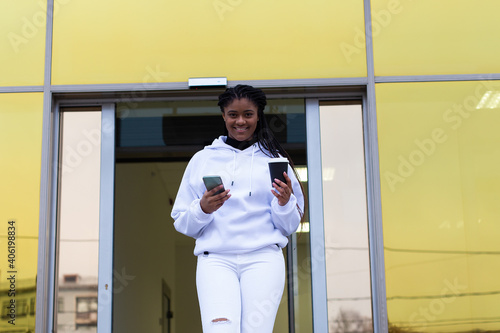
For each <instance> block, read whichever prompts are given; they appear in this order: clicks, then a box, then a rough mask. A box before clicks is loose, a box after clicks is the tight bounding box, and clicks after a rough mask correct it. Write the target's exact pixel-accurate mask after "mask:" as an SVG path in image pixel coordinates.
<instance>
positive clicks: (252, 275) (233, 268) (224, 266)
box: [196, 245, 285, 333]
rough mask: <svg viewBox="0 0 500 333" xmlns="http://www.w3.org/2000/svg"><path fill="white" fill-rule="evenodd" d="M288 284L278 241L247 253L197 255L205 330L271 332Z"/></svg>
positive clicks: (198, 286) (250, 332)
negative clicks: (275, 243) (286, 283)
mask: <svg viewBox="0 0 500 333" xmlns="http://www.w3.org/2000/svg"><path fill="white" fill-rule="evenodd" d="M284 286H285V262H284V258H283V252H282V250H281V248H279V247H278V246H276V245H272V246H268V247H265V248H263V249H260V250H256V251H253V252H250V253H244V254H216V253H208V254H207V253H205V254H200V255H199V256H198V264H197V267H196V287H197V291H198V301H199V304H200V312H201V321H202V324H203V332H204V333H216V332H217V333H253V332H255V333H272V331H273V326H274V320H275V318H276V313H277V311H278V306H279V304H280V302H281V296H282V295H283V289H284Z"/></svg>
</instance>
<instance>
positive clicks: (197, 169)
mask: <svg viewBox="0 0 500 333" xmlns="http://www.w3.org/2000/svg"><path fill="white" fill-rule="evenodd" d="M225 140H226V137H225V136H221V137H219V138H218V139H215V140H214V142H213V143H212V144H211V145H210V146H206V147H205V148H204V149H203V150H201V151H199V152H197V153H196V154H195V155H194V156H193V158H192V159H191V160H190V161H189V164H188V166H187V168H186V170H185V172H184V176H183V177H182V182H181V185H180V187H179V192H178V193H177V198H176V199H175V203H174V207H173V209H172V218H173V219H174V220H175V223H174V227H175V229H176V230H177V231H179V232H181V233H183V234H185V235H187V236H190V237H193V238H195V239H196V246H195V249H194V254H195V255H199V254H201V253H203V252H205V251H208V252H214V253H235V254H238V253H245V252H249V251H253V250H257V249H260V248H263V247H266V246H268V245H273V244H277V245H279V246H280V247H285V246H286V244H287V243H288V239H287V236H288V235H290V234H292V233H293V232H294V231H295V230H297V227H298V226H299V223H300V219H301V215H300V213H299V209H298V208H300V211H301V212H302V211H303V210H304V197H303V194H302V190H301V188H300V184H299V182H298V181H297V179H296V178H295V175H294V173H293V170H292V169H291V167H290V166H289V168H288V172H287V174H288V176H289V177H290V179H291V180H292V187H293V192H294V194H292V195H291V197H290V200H289V201H288V203H287V204H286V205H284V206H280V205H279V204H278V199H277V198H276V197H275V196H274V195H273V194H272V193H271V189H272V188H273V187H272V183H271V176H270V174H269V167H268V164H267V162H268V160H269V156H267V155H265V154H264V153H263V152H262V151H261V150H260V148H259V147H258V144H257V143H255V144H253V145H252V146H250V147H248V148H246V149H245V150H239V149H236V148H233V147H231V146H230V145H227V144H226V143H225ZM209 175H219V176H221V178H222V181H223V183H224V188H225V189H230V191H229V194H231V197H230V198H229V199H228V200H227V201H226V202H225V203H224V204H223V205H222V207H220V208H219V209H218V210H217V211H215V212H213V213H212V214H206V213H204V212H203V210H202V209H201V206H200V199H201V197H202V196H203V193H204V192H205V191H206V188H205V185H204V183H203V180H202V178H203V176H209Z"/></svg>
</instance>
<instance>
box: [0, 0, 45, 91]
mask: <svg viewBox="0 0 500 333" xmlns="http://www.w3.org/2000/svg"><path fill="white" fill-rule="evenodd" d="M46 12H47V1H46V0H40V1H28V0H21V1H12V0H5V1H0V35H1V36H2V38H0V50H1V52H0V86H31V85H43V73H44V64H45V61H44V59H45V21H46Z"/></svg>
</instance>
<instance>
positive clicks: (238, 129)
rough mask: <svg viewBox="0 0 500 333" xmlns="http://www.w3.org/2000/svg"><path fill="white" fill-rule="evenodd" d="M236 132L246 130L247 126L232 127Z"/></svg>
mask: <svg viewBox="0 0 500 333" xmlns="http://www.w3.org/2000/svg"><path fill="white" fill-rule="evenodd" d="M234 129H235V130H236V132H245V131H247V130H248V127H234Z"/></svg>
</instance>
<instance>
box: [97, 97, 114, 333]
mask: <svg viewBox="0 0 500 333" xmlns="http://www.w3.org/2000/svg"><path fill="white" fill-rule="evenodd" d="M100 178H101V180H100V195H99V274H98V276H99V278H98V279H99V281H98V285H97V288H98V293H97V297H98V301H97V305H98V311H97V333H111V332H112V323H113V221H114V183H115V106H114V104H103V105H102V111H101V173H100Z"/></svg>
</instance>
